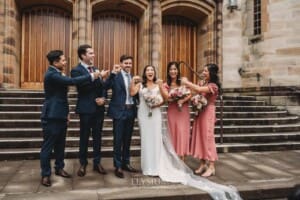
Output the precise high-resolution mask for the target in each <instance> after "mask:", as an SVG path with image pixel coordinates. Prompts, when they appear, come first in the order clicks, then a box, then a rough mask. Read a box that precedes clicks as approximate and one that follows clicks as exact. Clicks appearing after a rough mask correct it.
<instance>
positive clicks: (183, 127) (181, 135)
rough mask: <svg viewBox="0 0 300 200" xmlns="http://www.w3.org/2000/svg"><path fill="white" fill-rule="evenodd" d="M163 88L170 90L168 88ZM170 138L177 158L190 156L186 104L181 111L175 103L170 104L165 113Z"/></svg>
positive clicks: (188, 111)
mask: <svg viewBox="0 0 300 200" xmlns="http://www.w3.org/2000/svg"><path fill="white" fill-rule="evenodd" d="M165 87H166V88H167V89H168V91H169V90H170V88H169V86H168V85H167V84H165ZM167 117H168V125H169V130H170V136H171V140H172V144H173V146H174V149H175V151H176V153H177V155H179V156H184V155H189V154H190V126H191V125H190V110H189V104H188V102H186V103H184V104H183V105H182V108H181V111H179V109H178V105H177V102H171V103H169V105H168V111H167Z"/></svg>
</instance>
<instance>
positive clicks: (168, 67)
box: [167, 61, 181, 86]
mask: <svg viewBox="0 0 300 200" xmlns="http://www.w3.org/2000/svg"><path fill="white" fill-rule="evenodd" d="M173 65H175V67H176V69H177V71H178V73H177V77H176V84H177V85H178V86H179V85H181V81H180V77H181V74H180V67H179V63H178V62H175V61H172V62H169V63H168V66H167V84H168V86H171V82H172V78H171V76H170V75H169V73H170V69H171V67H172V66H173Z"/></svg>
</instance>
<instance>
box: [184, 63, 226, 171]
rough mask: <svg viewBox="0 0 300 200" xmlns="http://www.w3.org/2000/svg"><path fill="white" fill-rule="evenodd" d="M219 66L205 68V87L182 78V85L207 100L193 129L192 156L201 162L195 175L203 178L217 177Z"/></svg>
mask: <svg viewBox="0 0 300 200" xmlns="http://www.w3.org/2000/svg"><path fill="white" fill-rule="evenodd" d="M218 70H219V68H218V66H217V65H216V64H207V65H206V66H205V67H204V71H203V77H204V82H203V85H201V86H199V85H196V84H193V83H191V82H189V81H188V80H187V79H186V78H182V83H183V84H185V85H187V86H188V87H189V88H191V89H192V90H194V91H195V92H197V93H199V94H202V95H204V96H205V97H206V98H207V101H208V103H207V106H206V107H205V108H204V110H203V111H202V112H201V113H199V115H198V116H197V117H196V118H195V121H194V124H193V128H192V141H191V154H192V155H193V156H194V157H195V158H198V159H200V160H201V162H200V166H199V167H198V169H196V170H195V173H196V174H198V175H201V176H203V177H209V176H212V175H215V161H216V160H218V155H217V149H216V144H215V136H214V128H215V122H216V107H215V101H216V98H217V96H218V93H219V91H220V89H221V84H220V81H219V77H218V75H217V74H218Z"/></svg>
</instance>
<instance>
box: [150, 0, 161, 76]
mask: <svg viewBox="0 0 300 200" xmlns="http://www.w3.org/2000/svg"><path fill="white" fill-rule="evenodd" d="M150 7H151V8H152V9H151V12H152V13H151V17H150V31H151V32H150V35H151V41H150V44H151V46H150V48H151V64H152V65H154V66H155V67H157V68H158V69H157V70H158V72H157V73H158V76H159V75H161V74H162V66H161V40H162V38H161V37H162V12H161V5H160V0H152V2H151V6H150Z"/></svg>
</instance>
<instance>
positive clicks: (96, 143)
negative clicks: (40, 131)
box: [71, 44, 109, 177]
mask: <svg viewBox="0 0 300 200" xmlns="http://www.w3.org/2000/svg"><path fill="white" fill-rule="evenodd" d="M77 53H78V57H79V59H80V63H79V64H78V65H77V66H76V67H75V68H73V69H72V71H71V76H72V77H78V76H82V75H87V74H90V73H93V72H95V71H97V68H96V67H94V57H95V54H94V50H93V48H92V47H91V46H90V45H87V44H84V45H81V46H79V47H78V50H77ZM108 73H109V71H108V70H106V71H104V70H102V71H101V73H100V77H99V78H98V77H97V78H96V79H95V80H94V82H93V83H92V84H90V83H89V82H88V81H87V82H83V83H81V84H78V85H77V86H76V87H77V92H78V99H77V105H76V113H77V114H79V118H80V142H79V162H80V167H79V169H78V171H77V175H78V176H80V177H82V176H85V174H86V166H87V164H88V161H87V152H88V143H89V136H90V134H92V137H93V170H94V171H96V172H98V173H99V174H107V172H106V170H105V169H104V168H103V166H102V165H101V135H102V125H103V120H104V104H105V96H106V91H105V90H104V88H103V79H105V78H106V77H107V76H108Z"/></svg>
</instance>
